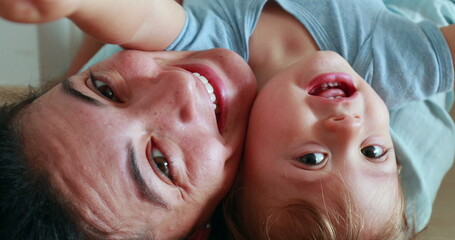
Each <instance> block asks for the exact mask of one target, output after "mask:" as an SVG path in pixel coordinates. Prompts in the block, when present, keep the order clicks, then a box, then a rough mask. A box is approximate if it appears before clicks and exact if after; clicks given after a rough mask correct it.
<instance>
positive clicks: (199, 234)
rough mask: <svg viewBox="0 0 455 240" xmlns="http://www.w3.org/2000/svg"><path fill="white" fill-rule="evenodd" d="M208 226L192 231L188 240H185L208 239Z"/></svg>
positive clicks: (209, 228)
mask: <svg viewBox="0 0 455 240" xmlns="http://www.w3.org/2000/svg"><path fill="white" fill-rule="evenodd" d="M210 230H211V227H210V224H207V226H204V227H201V228H199V229H197V230H196V231H194V232H193V233H192V234H191V235H190V236H189V237H188V238H187V240H207V239H209V236H210Z"/></svg>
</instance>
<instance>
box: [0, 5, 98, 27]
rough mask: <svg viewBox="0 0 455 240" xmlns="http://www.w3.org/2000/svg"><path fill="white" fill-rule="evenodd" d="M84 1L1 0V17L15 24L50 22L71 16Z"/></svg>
mask: <svg viewBox="0 0 455 240" xmlns="http://www.w3.org/2000/svg"><path fill="white" fill-rule="evenodd" d="M82 1H83V0H0V16H1V17H3V18H5V19H8V20H10V21H14V22H23V23H41V22H49V21H52V20H56V19H59V18H63V17H68V16H70V15H71V14H72V13H74V12H75V11H76V10H77V9H78V8H79V7H80V6H81V4H82ZM95 1H96V0H95Z"/></svg>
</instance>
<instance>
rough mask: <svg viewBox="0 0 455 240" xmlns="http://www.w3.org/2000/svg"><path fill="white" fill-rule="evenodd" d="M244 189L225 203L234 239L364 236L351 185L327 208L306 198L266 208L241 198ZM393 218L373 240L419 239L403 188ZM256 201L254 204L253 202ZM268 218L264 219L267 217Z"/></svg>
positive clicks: (337, 239) (345, 238) (354, 238)
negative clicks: (351, 193) (351, 194)
mask: <svg viewBox="0 0 455 240" xmlns="http://www.w3.org/2000/svg"><path fill="white" fill-rule="evenodd" d="M243 191H245V189H244V190H237V192H233V191H231V193H230V194H229V196H228V197H227V198H226V199H225V202H224V203H223V211H224V216H225V221H226V225H227V227H228V229H229V232H230V234H231V235H230V238H231V239H236V240H242V239H245V240H246V239H248V240H251V239H260V240H263V239H264V240H269V239H273V240H275V239H277V240H285V239H302V240H305V239H308V240H357V239H363V238H362V235H361V234H362V231H363V230H364V229H365V221H364V220H363V219H362V218H361V217H360V216H359V214H357V213H358V210H357V209H358V208H357V206H356V204H355V203H354V201H352V197H351V196H350V191H348V189H347V188H342V190H341V191H340V195H339V197H337V198H334V201H333V204H332V207H328V206H326V205H324V208H321V207H318V206H317V205H316V204H314V203H312V202H310V201H307V200H302V199H294V200H290V201H288V202H287V203H285V204H283V205H281V206H279V207H275V208H273V209H269V210H268V211H264V209H262V208H261V206H260V205H259V204H255V205H254V207H253V206H251V205H252V204H246V205H245V202H243V201H242V202H241V200H240V199H242V197H240V198H238V197H239V195H242V192H243ZM399 195H400V196H399V197H400V201H399V202H398V203H397V204H396V205H395V207H394V209H393V214H392V215H391V216H390V218H389V221H387V222H386V224H384V226H381V228H380V229H379V231H376V233H374V234H372V235H370V236H369V237H368V239H372V240H391V239H415V236H416V234H415V233H414V230H413V228H412V227H410V225H409V224H408V222H407V219H406V215H405V202H404V197H403V194H402V191H401V189H400V191H399ZM253 204H254V203H253ZM263 219H264V220H263Z"/></svg>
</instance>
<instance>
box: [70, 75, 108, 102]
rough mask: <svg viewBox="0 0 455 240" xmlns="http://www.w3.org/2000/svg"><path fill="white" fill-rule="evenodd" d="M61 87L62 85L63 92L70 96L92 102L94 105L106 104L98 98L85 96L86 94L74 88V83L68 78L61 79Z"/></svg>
mask: <svg viewBox="0 0 455 240" xmlns="http://www.w3.org/2000/svg"><path fill="white" fill-rule="evenodd" d="M62 87H63V90H64V92H65V93H67V94H68V95H70V96H72V97H75V98H77V99H79V100H82V101H84V102H87V103H90V104H93V105H95V106H106V105H105V104H104V103H102V102H100V101H99V100H96V99H94V98H92V97H90V96H87V95H85V94H83V93H81V92H80V91H79V90H77V89H76V88H74V84H73V83H72V82H71V81H70V80H69V79H68V78H67V79H65V80H63V81H62Z"/></svg>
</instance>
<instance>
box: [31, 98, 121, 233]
mask: <svg viewBox="0 0 455 240" xmlns="http://www.w3.org/2000/svg"><path fill="white" fill-rule="evenodd" d="M40 104H41V102H39V104H36V105H33V107H34V108H35V107H36V108H37V110H36V111H35V113H37V114H39V115H41V117H44V116H42V114H40V109H41V108H40V106H41V105H40ZM48 133H50V134H51V136H50V138H51V139H58V135H56V134H55V132H54V131H52V130H51V131H48ZM28 134H29V133H27V135H28ZM31 136H33V134H31ZM28 137H30V136H28ZM56 143H59V144H63V143H61V142H55V143H54V144H53V148H54V149H56V150H57V152H58V155H59V156H71V154H70V151H69V149H68V148H66V147H64V146H63V145H62V147H59V146H57V145H55V144H56ZM38 153H39V154H40V155H41V156H42V157H41V159H42V161H46V159H47V157H46V156H47V154H46V153H43V152H41V151H39V152H38ZM54 168H56V169H59V171H53V172H49V173H48V174H50V177H51V178H53V179H55V180H56V181H58V182H61V183H62V184H63V185H65V186H67V187H68V188H66V189H63V190H62V189H61V188H57V192H61V193H62V195H63V196H70V195H73V196H76V197H77V195H79V194H74V193H81V191H80V190H81V188H78V186H76V185H75V184H73V183H72V181H71V177H68V176H67V175H66V174H63V173H64V172H65V171H66V169H65V168H61V166H60V165H57V166H55V165H54ZM89 191H90V192H94V193H96V195H97V199H98V200H101V201H102V202H103V203H104V204H102V205H101V206H103V209H101V211H95V210H94V209H92V208H91V207H93V206H94V205H93V204H90V203H89V202H87V201H85V198H84V197H79V199H80V200H81V202H80V203H79V204H77V203H73V204H74V208H76V209H79V210H78V211H81V210H82V209H85V210H82V211H84V212H86V213H93V214H88V215H87V214H84V213H82V212H79V213H77V212H78V211H76V214H77V215H78V216H80V217H82V218H83V219H85V220H84V221H83V223H84V224H88V222H92V223H97V224H96V225H97V226H98V229H97V230H98V231H100V229H103V230H101V231H102V232H112V231H114V232H115V231H116V228H115V227H114V226H111V225H110V224H109V222H112V221H111V220H112V219H110V218H109V217H108V214H107V213H110V214H111V215H113V216H114V215H115V213H114V210H113V208H112V206H109V205H110V204H108V203H107V202H106V201H104V200H103V198H101V197H100V195H99V194H98V192H97V191H95V190H94V188H93V183H91V182H89V183H88V185H86V188H84V189H83V192H82V193H83V195H82V196H85V195H88V194H87V193H88V192H89ZM63 200H64V201H68V200H67V198H66V199H63ZM84 205H85V206H87V207H83V206H84ZM73 212H75V211H73ZM96 213H103V214H96ZM87 216H90V218H87ZM92 219H94V220H95V221H92ZM109 219H110V220H109ZM88 225H91V224H88Z"/></svg>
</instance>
